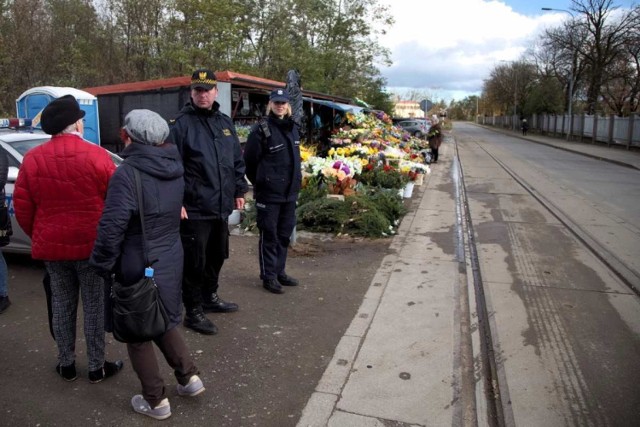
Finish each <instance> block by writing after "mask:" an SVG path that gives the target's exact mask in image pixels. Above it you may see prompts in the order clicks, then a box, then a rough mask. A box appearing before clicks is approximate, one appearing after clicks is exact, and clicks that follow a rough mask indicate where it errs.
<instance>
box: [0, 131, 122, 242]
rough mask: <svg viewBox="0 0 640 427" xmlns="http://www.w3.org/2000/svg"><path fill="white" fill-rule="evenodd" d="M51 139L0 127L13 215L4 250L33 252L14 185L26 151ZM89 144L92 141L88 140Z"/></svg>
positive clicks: (7, 193)
mask: <svg viewBox="0 0 640 427" xmlns="http://www.w3.org/2000/svg"><path fill="white" fill-rule="evenodd" d="M49 139H51V136H50V135H47V134H45V133H43V132H36V131H29V132H26V131H19V130H15V129H0V149H3V150H4V151H6V153H7V157H8V159H9V173H8V176H7V184H6V185H5V197H6V200H7V206H8V207H9V215H11V227H12V228H13V236H11V243H9V244H8V245H7V246H5V247H4V248H3V249H2V250H3V251H4V252H13V253H23V254H30V253H31V239H30V238H29V236H27V235H26V234H25V232H24V231H23V230H22V228H20V225H18V221H16V218H15V213H14V210H13V187H14V185H15V183H16V179H17V178H18V171H19V169H20V165H21V164H22V159H23V156H24V155H25V154H26V152H27V151H29V150H30V149H32V148H34V147H37V146H38V145H40V144H44V143H45V142H47V141H48V140H49ZM87 144H92V143H91V142H89V141H87ZM107 152H108V153H109V155H110V156H111V158H112V159H113V162H114V163H115V164H116V166H118V165H119V164H120V163H122V158H121V157H120V156H118V155H117V154H114V153H112V152H110V151H108V150H107Z"/></svg>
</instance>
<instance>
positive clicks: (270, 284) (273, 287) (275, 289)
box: [262, 279, 284, 294]
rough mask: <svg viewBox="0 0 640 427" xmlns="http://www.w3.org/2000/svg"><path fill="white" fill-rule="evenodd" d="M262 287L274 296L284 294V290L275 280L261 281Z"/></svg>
mask: <svg viewBox="0 0 640 427" xmlns="http://www.w3.org/2000/svg"><path fill="white" fill-rule="evenodd" d="M262 287H263V288H265V289H266V290H268V291H269V292H271V293H274V294H284V289H282V286H281V285H280V283H278V281H277V280H276V279H267V280H263V281H262Z"/></svg>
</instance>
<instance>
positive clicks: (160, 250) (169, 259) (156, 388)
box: [89, 110, 204, 420]
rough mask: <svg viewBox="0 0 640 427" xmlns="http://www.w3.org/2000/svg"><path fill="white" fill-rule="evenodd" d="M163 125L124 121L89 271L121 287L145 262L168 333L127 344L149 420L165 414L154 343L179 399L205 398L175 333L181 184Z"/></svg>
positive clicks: (134, 118)
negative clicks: (117, 162) (122, 146)
mask: <svg viewBox="0 0 640 427" xmlns="http://www.w3.org/2000/svg"><path fill="white" fill-rule="evenodd" d="M168 135H169V126H168V125H167V122H166V121H165V120H164V119H163V118H162V117H160V115H158V114H157V113H154V112H153V111H150V110H133V111H131V112H130V113H129V114H127V116H126V117H125V119H124V127H123V129H122V131H121V137H122V139H123V141H124V144H125V149H124V150H123V151H122V153H121V155H122V157H123V158H124V162H123V163H122V165H120V167H119V168H118V170H117V171H116V172H115V174H114V175H113V178H111V182H110V183H109V190H108V192H107V199H106V201H105V207H104V212H103V214H102V218H101V219H100V224H99V227H98V237H97V240H96V244H95V246H94V248H93V253H92V255H91V259H90V261H89V262H90V264H91V266H93V267H94V268H95V269H96V270H98V272H99V273H100V274H101V275H102V276H105V277H108V276H110V275H111V273H115V280H116V281H117V282H118V283H121V284H122V285H124V286H127V285H132V284H134V283H136V282H137V281H138V280H140V279H141V278H142V276H143V275H144V270H145V267H146V266H147V265H146V264H145V257H144V254H145V250H146V253H147V254H148V259H149V260H151V262H152V265H151V267H152V268H153V277H154V280H155V283H156V286H157V287H158V292H159V294H160V299H161V301H162V304H163V306H164V308H165V310H166V312H167V315H168V317H169V327H168V329H167V331H166V332H164V333H163V334H162V335H160V336H157V337H155V338H153V341H146V342H138V343H128V344H127V350H128V352H129V359H130V360H131V365H132V366H133V370H134V371H135V372H136V374H137V375H138V378H139V380H140V383H141V384H142V394H138V395H135V396H133V398H132V399H131V405H132V406H133V409H134V410H135V411H136V412H138V413H141V414H143V415H147V416H149V417H152V418H155V419H160V420H162V419H165V418H168V417H169V416H170V415H171V407H170V405H169V399H168V398H167V395H166V391H165V387H164V382H163V380H162V376H161V374H160V368H159V367H158V362H157V360H156V356H155V353H154V349H153V343H155V344H156V345H157V346H158V348H159V349H160V350H161V351H162V354H163V355H164V358H165V359H166V361H167V363H168V364H169V366H171V368H173V371H174V374H175V376H176V379H177V380H178V385H177V391H178V394H179V395H181V396H196V395H198V394H200V393H201V392H203V391H204V385H203V384H202V381H201V380H200V378H199V377H198V375H197V374H198V369H197V368H196V366H195V364H194V363H193V360H192V359H191V356H190V355H189V349H188V348H187V345H186V343H185V342H184V339H183V338H182V335H181V334H180V331H179V328H177V327H176V326H177V325H179V324H180V321H181V319H182V296H181V292H182V286H181V285H182V266H183V265H182V263H183V253H182V243H181V241H180V211H181V209H182V196H183V192H184V181H183V178H182V176H183V173H184V169H183V167H182V162H181V160H180V155H179V154H178V150H177V149H176V147H175V146H174V145H173V144H169V143H165V140H166V139H167V136H168ZM134 170H138V171H139V172H140V182H141V189H142V203H143V209H142V211H143V212H144V226H145V233H146V236H147V240H146V242H145V244H144V245H143V242H142V239H143V235H142V225H141V221H140V218H139V215H140V209H139V207H138V197H137V191H136V181H135V176H134Z"/></svg>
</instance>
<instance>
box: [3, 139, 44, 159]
mask: <svg viewBox="0 0 640 427" xmlns="http://www.w3.org/2000/svg"><path fill="white" fill-rule="evenodd" d="M48 140H49V138H42V139H28V140H23V141H14V142H11V143H10V144H11V147H13V148H14V149H15V150H16V151H17V152H18V153H20V154H22V155H23V156H24V155H25V154H26V152H27V151H29V150H31V149H32V148H34V147H37V146H38V145H40V144H43V143H45V142H47V141H48Z"/></svg>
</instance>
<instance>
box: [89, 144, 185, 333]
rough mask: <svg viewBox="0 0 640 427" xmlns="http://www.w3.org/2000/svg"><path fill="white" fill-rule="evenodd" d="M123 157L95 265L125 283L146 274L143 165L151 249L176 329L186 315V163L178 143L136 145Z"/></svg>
mask: <svg viewBox="0 0 640 427" xmlns="http://www.w3.org/2000/svg"><path fill="white" fill-rule="evenodd" d="M121 155H122V157H124V162H123V163H122V164H121V165H120V167H118V169H117V170H116V172H115V174H114V175H113V177H112V178H111V182H109V190H108V192H107V199H106V201H105V207H104V213H103V214H102V217H101V218H100V223H99V226H98V237H97V239H96V243H95V246H94V248H93V253H92V254H91V258H90V260H89V264H90V265H91V266H93V267H94V268H95V269H96V270H97V271H98V272H100V273H102V274H101V275H104V273H111V272H112V273H115V279H116V280H117V281H118V282H119V283H122V284H123V285H125V286H126V285H131V284H133V283H136V282H137V281H138V280H140V279H141V278H142V277H143V275H144V269H145V267H146V265H145V264H146V262H145V256H144V255H145V251H144V249H143V245H142V227H141V224H140V210H139V207H138V206H139V205H138V196H137V192H136V181H135V175H134V168H136V169H138V170H139V171H140V172H141V173H140V181H141V184H142V198H143V203H144V222H145V224H144V225H145V233H146V235H147V241H146V250H147V254H148V259H149V261H150V262H151V266H152V268H153V269H154V274H153V277H154V279H155V282H156V285H157V286H158V290H159V293H160V298H161V299H162V302H163V304H164V307H165V309H166V311H167V314H168V316H169V323H170V327H173V326H176V325H178V324H179V323H180V319H181V317H182V267H183V252H182V242H181V240H180V210H181V209H182V195H183V192H184V181H183V179H182V175H183V168H182V161H181V159H180V155H179V154H178V150H177V149H176V147H175V146H174V145H173V144H163V145H161V146H152V145H143V144H139V143H133V144H130V145H128V146H127V147H126V148H125V149H124V150H123V151H122V153H121Z"/></svg>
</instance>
